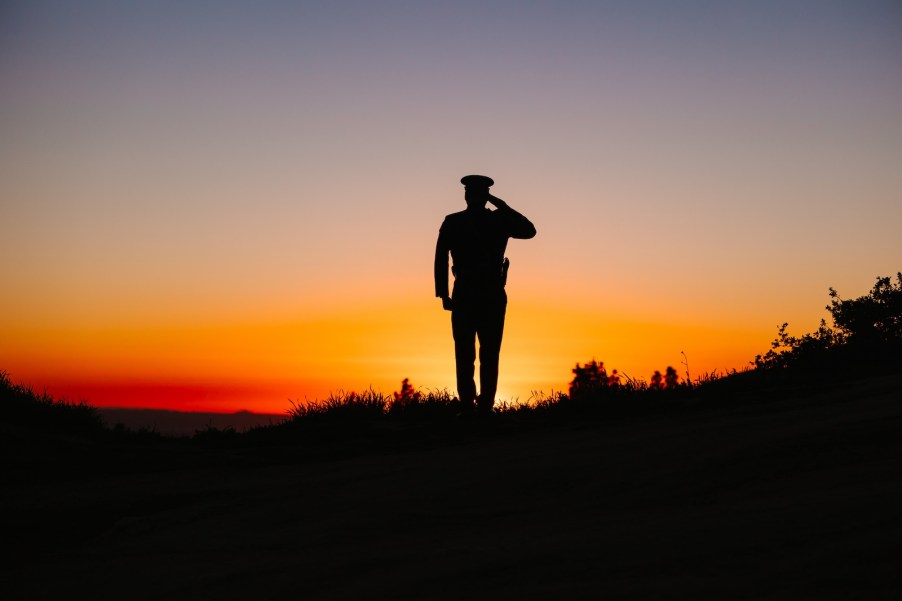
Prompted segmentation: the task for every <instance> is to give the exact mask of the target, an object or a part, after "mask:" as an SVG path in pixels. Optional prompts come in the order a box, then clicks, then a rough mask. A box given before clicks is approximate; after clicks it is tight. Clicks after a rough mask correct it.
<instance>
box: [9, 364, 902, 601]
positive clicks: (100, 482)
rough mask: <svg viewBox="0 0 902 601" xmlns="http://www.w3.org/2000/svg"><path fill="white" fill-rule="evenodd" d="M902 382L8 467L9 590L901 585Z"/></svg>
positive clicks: (815, 592) (614, 591)
mask: <svg viewBox="0 0 902 601" xmlns="http://www.w3.org/2000/svg"><path fill="white" fill-rule="evenodd" d="M900 399H902V384H900V381H899V379H898V377H895V376H893V377H883V378H871V379H866V380H859V381H855V382H848V383H845V384H836V385H831V386H827V387H823V388H821V389H820V390H819V391H817V392H813V393H811V392H809V393H804V394H801V393H800V394H795V395H793V394H784V395H781V397H780V398H777V397H774V398H769V397H766V396H765V397H762V398H758V399H756V400H755V401H754V402H743V403H725V402H721V403H719V402H706V403H703V404H699V405H697V406H689V407H684V408H682V409H681V410H680V411H677V412H669V413H668V412H655V413H647V414H641V413H640V414H635V415H625V416H621V417H617V418H613V419H590V420H573V421H566V422H559V423H555V424H546V425H543V426H542V427H529V428H507V427H501V428H500V429H497V428H496V429H493V428H494V427H493V426H491V425H488V426H485V425H479V424H473V423H456V424H454V425H453V426H449V428H451V427H453V428H454V434H453V436H452V435H450V434H449V435H448V436H446V437H445V439H444V440H443V441H442V442H440V443H438V442H437V443H435V444H431V445H426V446H423V445H420V446H418V447H416V448H407V449H401V450H398V449H394V450H393V449H391V448H387V447H383V448H381V449H380V450H379V451H378V452H375V453H373V452H365V453H358V454H351V455H350V456H342V455H340V454H334V455H331V456H329V457H319V458H316V460H311V459H310V458H304V457H287V458H286V457H285V453H286V449H285V448H284V447H278V446H274V447H267V448H264V449H253V448H246V449H242V448H229V449H227V450H225V451H223V453H225V454H226V455H228V456H229V457H231V460H230V461H221V460H217V461H213V462H207V463H204V462H200V463H198V462H197V461H181V460H178V458H179V457H181V458H187V457H189V455H191V454H193V453H194V451H192V452H191V453H190V454H189V453H187V451H186V450H184V449H182V450H177V451H174V453H175V455H174V457H176V460H173V461H170V462H168V463H166V466H165V468H161V467H159V466H156V467H154V465H155V464H153V463H148V464H140V463H139V464H137V467H136V468H135V469H134V470H132V471H131V472H129V471H121V472H116V473H112V474H109V473H108V474H102V473H98V474H91V473H89V472H88V473H82V474H80V475H78V476H77V477H73V478H65V477H54V478H48V479H43V480H41V479H36V480H33V481H30V482H19V483H17V484H16V483H14V485H13V486H12V487H10V489H9V490H8V492H6V493H5V494H4V495H3V501H2V503H3V511H2V512H0V515H2V520H3V531H4V533H5V536H4V539H5V541H6V543H7V545H8V547H10V548H13V549H16V550H17V552H16V554H15V555H16V557H15V559H14V560H12V562H11V563H7V564H6V565H5V566H4V571H5V572H6V574H5V575H4V576H3V579H2V580H3V582H4V583H6V586H7V587H11V590H10V591H9V592H10V594H11V595H13V596H8V595H4V596H5V597H6V598H56V597H62V596H70V595H73V594H79V593H82V594H90V596H91V598H95V599H112V598H117V599H118V598H130V599H159V598H176V599H180V598H215V599H247V598H304V599H360V598H393V599H461V598H468V599H499V598H518V599H548V598H574V597H578V598H585V597H589V596H591V597H593V598H594V597H602V596H606V595H610V596H614V597H615V598H620V599H624V598H625V599H631V598H634V599H648V598H663V597H666V598H693V599H736V598H753V599H799V598H817V599H848V598H868V599H880V598H895V597H896V595H897V594H898V593H899V591H900V590H902V588H900V585H902V582H900V577H899V570H898V567H899V566H900V565H902V550H900V547H899V545H898V540H899V539H900V538H902V516H900V513H899V511H898V504H899V500H900V499H902V479H900V478H899V474H900V473H902V437H899V435H898V433H899V431H900V427H902V403H900V402H899V401H900ZM170 450H171V449H170ZM151 452H152V453H157V454H160V455H161V456H162V455H165V453H166V452H169V451H166V450H165V449H160V448H157V447H154V449H153V450H152V451H151ZM251 459H252V460H251ZM142 466H143V467H142Z"/></svg>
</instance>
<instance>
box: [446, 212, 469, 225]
mask: <svg viewBox="0 0 902 601" xmlns="http://www.w3.org/2000/svg"><path fill="white" fill-rule="evenodd" d="M466 218H467V212H466V211H458V212H457V213H451V214H450V215H445V220H444V221H443V222H442V227H446V226H454V225H455V224H457V223H462V222H463V221H465V220H466Z"/></svg>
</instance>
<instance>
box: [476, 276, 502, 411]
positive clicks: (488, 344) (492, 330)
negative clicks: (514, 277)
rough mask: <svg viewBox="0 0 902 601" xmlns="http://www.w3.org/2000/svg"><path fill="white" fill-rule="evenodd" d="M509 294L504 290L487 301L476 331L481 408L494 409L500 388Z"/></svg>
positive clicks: (482, 409) (483, 409) (481, 409)
mask: <svg viewBox="0 0 902 601" xmlns="http://www.w3.org/2000/svg"><path fill="white" fill-rule="evenodd" d="M506 310H507V295H506V294H505V293H504V291H503V290H502V291H501V294H500V295H499V296H498V297H496V298H492V299H491V300H490V301H489V302H487V303H486V304H485V305H484V306H483V307H482V310H481V311H480V315H479V319H478V325H477V329H476V332H477V334H478V335H479V388H480V393H479V409H480V411H483V412H485V413H489V412H491V411H492V407H493V406H494V404H495V393H496V392H497V390H498V359H499V357H500V355H501V338H502V336H503V334H504V315H505V312H506Z"/></svg>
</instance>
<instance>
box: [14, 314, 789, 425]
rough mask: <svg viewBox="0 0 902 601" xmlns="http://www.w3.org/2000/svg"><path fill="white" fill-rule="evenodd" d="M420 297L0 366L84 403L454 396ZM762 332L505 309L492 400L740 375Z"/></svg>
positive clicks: (59, 344) (110, 332) (53, 337)
mask: <svg viewBox="0 0 902 601" xmlns="http://www.w3.org/2000/svg"><path fill="white" fill-rule="evenodd" d="M432 300H434V299H431V298H430V299H423V300H422V301H421V302H417V303H412V304H411V303H409V304H401V303H395V304H386V305H384V306H380V307H373V308H369V309H365V310H360V311H356V312H353V313H351V312H349V311H348V310H346V309H345V310H342V311H338V312H335V313H332V314H327V315H322V316H320V317H318V318H316V319H307V320H300V319H294V320H289V319H283V320H281V321H271V322H268V323H267V322H256V323H255V322H251V321H246V322H244V323H231V324H229V323H208V324H199V325H191V324H184V323H183V324H178V323H168V324H160V325H156V326H149V325H141V326H136V325H127V324H120V325H106V326H103V327H101V326H94V327H89V326H84V325H82V326H73V325H60V326H56V327H50V326H45V327H42V328H37V327H25V326H20V327H18V328H16V329H13V330H12V331H10V334H11V339H12V340H13V341H14V342H15V344H14V345H13V346H14V347H15V348H16V349H17V352H16V353H15V355H14V356H13V355H12V354H9V353H4V354H3V355H2V356H0V361H2V364H3V365H4V369H7V370H8V371H9V372H10V373H11V375H12V377H13V379H14V380H17V381H22V382H24V383H26V384H31V385H34V386H36V387H39V388H44V387H46V389H47V390H48V392H50V393H51V394H54V395H58V396H64V397H68V398H70V399H73V400H75V399H86V400H88V401H90V402H91V403H93V404H95V405H98V406H122V407H154V408H168V409H181V410H197V411H201V410H203V411H235V410H240V409H246V410H250V411H257V412H276V413H277V412H281V411H285V410H286V409H287V408H288V407H289V402H288V401H289V399H291V400H294V401H300V402H302V401H304V400H305V399H308V400H312V399H316V398H323V397H325V396H327V395H328V394H329V393H330V392H333V391H338V390H339V389H343V390H362V389H366V388H369V387H372V388H374V389H376V390H380V391H382V392H386V393H389V392H391V391H393V390H396V389H397V388H398V386H399V382H400V381H401V379H402V378H405V377H408V378H410V379H411V381H412V382H413V383H414V385H417V386H422V387H426V388H434V389H444V388H447V389H449V390H452V391H454V388H455V382H454V353H453V342H452V339H451V332H450V323H449V319H450V318H449V315H450V314H448V313H446V312H444V311H441V310H440V308H439V306H438V303H437V301H436V302H435V303H433V302H431V301H432ZM770 335H771V332H769V331H756V330H752V329H742V328H737V327H735V326H729V325H717V324H707V325H701V324H699V323H668V322H660V321H654V320H650V319H647V318H642V316H637V315H634V316H626V315H623V314H620V315H618V314H616V313H608V314H604V313H598V314H595V313H592V312H589V311H586V310H580V309H569V310H567V309H564V308H560V307H555V306H552V305H549V304H543V303H539V302H529V301H520V302H518V301H517V300H516V299H514V300H512V302H511V305H510V307H509V311H508V317H507V327H506V331H505V339H504V343H503V346H502V355H501V378H500V383H499V393H498V395H499V396H498V398H499V400H507V401H512V400H519V401H526V400H528V399H529V398H530V397H531V396H532V395H533V393H535V392H544V393H550V392H552V391H553V390H566V387H567V384H568V382H569V380H570V378H571V373H570V370H571V369H572V368H573V365H574V364H575V363H576V362H580V363H582V362H585V361H588V360H590V359H592V358H596V359H598V360H600V361H604V362H605V364H606V365H607V367H608V369H618V370H619V371H620V372H621V373H623V374H626V375H628V376H630V377H633V378H637V379H646V380H647V379H648V377H649V376H650V375H651V373H652V372H653V371H654V370H656V369H659V370H663V369H664V368H665V367H666V366H668V365H673V366H674V367H676V368H677V370H678V371H679V372H680V374H681V375H682V374H684V372H685V366H682V365H681V362H682V361H683V355H682V354H681V351H685V353H686V355H687V356H688V358H689V361H690V364H689V368H690V372H691V375H692V376H693V377H695V376H697V375H699V374H701V373H704V372H708V371H711V370H714V369H717V370H721V371H722V370H725V369H729V368H734V367H735V368H741V367H743V366H744V365H746V364H747V362H748V361H749V360H750V359H751V358H752V357H753V356H754V354H755V353H756V352H759V351H760V350H763V348H764V347H765V346H766V342H767V341H768V340H769V339H770ZM10 348H12V346H11V347H10Z"/></svg>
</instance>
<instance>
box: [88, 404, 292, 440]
mask: <svg viewBox="0 0 902 601" xmlns="http://www.w3.org/2000/svg"><path fill="white" fill-rule="evenodd" d="M97 413H99V414H100V416H101V418H103V421H104V422H106V424H107V426H109V427H111V428H112V427H114V426H115V425H116V424H122V425H123V426H125V427H127V428H129V429H131V430H140V429H147V430H152V431H155V432H159V433H160V434H164V435H167V436H182V435H185V436H191V435H192V434H194V432H195V431H197V430H205V429H207V428H208V427H213V428H218V429H220V430H223V429H225V428H233V429H235V430H236V431H237V432H244V431H245V430H249V429H251V428H255V427H257V426H268V425H271V424H277V423H279V422H281V421H283V420H285V419H286V418H287V417H288V416H287V414H279V413H251V412H250V411H238V412H237V413H194V412H188V411H167V410H165V409H128V408H118V407H98V408H97Z"/></svg>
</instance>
